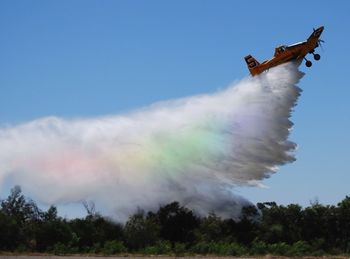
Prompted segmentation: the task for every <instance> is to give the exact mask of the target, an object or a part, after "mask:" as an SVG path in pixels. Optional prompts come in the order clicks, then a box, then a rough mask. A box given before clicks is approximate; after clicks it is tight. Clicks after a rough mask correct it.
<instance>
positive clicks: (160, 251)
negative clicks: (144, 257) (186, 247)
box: [144, 241, 172, 255]
mask: <svg viewBox="0 0 350 259" xmlns="http://www.w3.org/2000/svg"><path fill="white" fill-rule="evenodd" d="M144 251H145V254H149V255H166V254H171V253H172V250H171V244H170V242H169V241H159V242H157V243H156V244H155V245H153V246H147V247H146V248H145V250H144Z"/></svg>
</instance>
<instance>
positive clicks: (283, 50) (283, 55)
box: [244, 26, 324, 76]
mask: <svg viewBox="0 0 350 259" xmlns="http://www.w3.org/2000/svg"><path fill="white" fill-rule="evenodd" d="M323 29H324V27H323V26H321V27H319V28H317V29H316V30H315V29H314V31H313V33H312V34H311V35H310V37H309V38H308V39H307V40H306V41H303V42H298V43H295V44H293V45H289V46H286V45H282V46H278V47H277V48H276V49H275V54H274V55H273V58H272V59H270V60H265V61H264V62H262V63H261V64H260V63H259V62H258V61H257V60H256V59H255V58H254V57H253V56H252V55H248V56H246V57H245V58H244V59H245V61H246V62H247V65H248V69H249V71H250V73H251V75H252V76H255V75H259V74H260V73H262V72H264V71H265V70H268V69H269V68H271V67H275V66H278V65H281V64H283V63H286V62H288V61H291V60H302V59H305V60H306V63H305V65H306V66H307V67H311V66H312V62H311V61H310V60H307V59H306V58H305V56H306V55H307V54H312V55H313V56H314V59H315V60H320V58H321V56H320V55H319V54H316V53H315V48H317V47H318V46H320V45H321V42H324V41H323V40H321V39H320V36H321V34H322V32H323Z"/></svg>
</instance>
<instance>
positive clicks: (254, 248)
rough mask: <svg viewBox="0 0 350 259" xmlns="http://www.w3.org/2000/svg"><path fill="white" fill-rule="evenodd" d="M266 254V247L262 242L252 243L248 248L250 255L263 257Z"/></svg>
mask: <svg viewBox="0 0 350 259" xmlns="http://www.w3.org/2000/svg"><path fill="white" fill-rule="evenodd" d="M267 253H268V245H267V244H266V243H265V242H263V241H254V242H253V243H252V245H251V248H250V254H252V255H264V254H267Z"/></svg>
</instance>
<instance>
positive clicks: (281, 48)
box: [274, 45, 287, 56]
mask: <svg viewBox="0 0 350 259" xmlns="http://www.w3.org/2000/svg"><path fill="white" fill-rule="evenodd" d="M286 48H287V46H286V45H281V46H278V47H276V48H275V55H274V56H278V55H279V54H281V53H283V52H284V51H285V50H286Z"/></svg>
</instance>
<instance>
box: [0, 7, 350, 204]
mask: <svg viewBox="0 0 350 259" xmlns="http://www.w3.org/2000/svg"><path fill="white" fill-rule="evenodd" d="M349 11H350V2H349V1H345V0H344V1H292V2H291V1H287V2H286V1H228V0H227V1H224V0H221V1H214V0H212V1H205V0H190V1H189V0H186V1H185V0H176V1H175V0H174V1H162V0H150V1H126V0H125V1H107V0H106V1H97V0H95V1H89V0H75V1H68V0H66V1H65V0H59V1H58V0H57V1H55V0H53V1H46V0H42V1H39V0H38V1H29V0H28V1H24V0H23V1H16V0H8V1H5V0H4V1H1V2H0V36H1V37H0V39H1V40H0V90H1V94H0V125H6V124H16V123H19V122H25V121H29V120H32V119H36V118H39V117H44V116H49V115H56V116H60V117H64V118H71V117H92V116H98V115H106V114H115V113H120V112H124V111H128V110H130V109H136V108H138V107H142V106H146V105H149V104H151V103H153V102H155V101H160V100H165V99H174V98H177V97H184V96H189V95H193V94H199V93H207V92H213V91H215V90H217V89H218V88H223V87H225V86H227V85H228V84H229V83H230V82H232V81H234V80H239V79H241V78H243V77H245V76H247V75H248V70H247V68H246V65H245V63H244V60H243V57H244V56H245V55H246V54H252V55H254V56H255V57H256V58H257V59H258V60H262V59H265V58H269V57H271V56H272V54H273V49H274V47H275V46H276V45H278V44H292V43H294V42H298V41H301V40H304V39H306V38H307V37H308V36H309V34H310V33H311V32H312V28H313V27H317V26H320V25H324V26H325V31H324V33H323V35H322V38H323V39H324V40H325V41H326V43H325V44H324V51H322V50H319V52H320V54H321V56H322V58H321V61H320V62H318V63H315V64H314V66H313V67H312V68H311V69H308V68H306V67H305V66H302V70H303V71H306V76H305V77H304V78H303V79H302V81H301V83H300V87H301V88H302V89H303V90H304V92H303V93H302V96H301V97H300V99H299V102H298V106H297V107H296V108H295V112H294V113H293V117H292V121H293V122H294V123H295V127H294V131H293V134H292V136H291V139H292V140H293V141H295V142H296V143H297V144H298V145H299V148H298V150H297V152H296V156H297V161H296V162H295V163H293V164H289V165H286V166H284V167H282V168H281V169H280V170H279V172H278V173H277V174H275V175H273V176H272V177H271V178H270V179H268V180H266V181H264V183H265V184H266V185H268V186H269V189H258V188H242V189H240V190H239V193H240V194H242V195H243V196H245V197H247V198H248V199H250V200H251V201H253V202H259V201H271V200H273V201H277V202H278V203H283V204H289V203H299V204H302V205H308V204H309V201H310V200H314V199H315V198H318V199H319V201H320V202H321V203H325V204H335V203H337V202H338V201H340V200H341V199H343V198H344V197H345V195H350V185H349V182H350V170H349V169H350V165H349V161H348V159H349V155H350V150H349V147H350V137H349V132H350V116H349V112H350V102H349V96H350V85H349V79H348V74H349V58H350V54H349V53H350V51H349V50H348V46H349V41H350V36H349V33H350V30H349V27H350V15H349ZM0 193H2V192H0ZM2 194H3V193H2Z"/></svg>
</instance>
